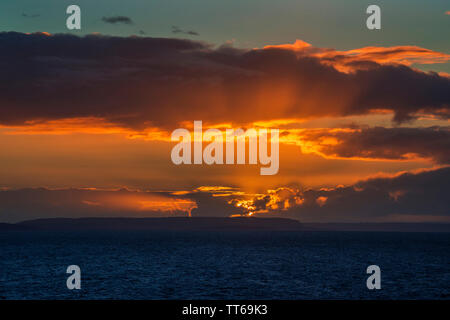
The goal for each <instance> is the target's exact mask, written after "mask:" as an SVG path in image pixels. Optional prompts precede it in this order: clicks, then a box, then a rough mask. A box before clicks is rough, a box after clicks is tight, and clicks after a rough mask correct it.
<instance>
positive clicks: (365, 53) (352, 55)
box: [264, 40, 450, 72]
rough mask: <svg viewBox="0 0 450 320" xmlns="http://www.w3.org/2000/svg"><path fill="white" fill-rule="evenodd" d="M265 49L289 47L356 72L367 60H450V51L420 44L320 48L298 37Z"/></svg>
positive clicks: (413, 61) (418, 62)
mask: <svg viewBox="0 0 450 320" xmlns="http://www.w3.org/2000/svg"><path fill="white" fill-rule="evenodd" d="M264 49H285V50H291V51H295V52H297V53H298V54H299V55H306V56H312V57H316V58H319V59H320V61H321V63H323V64H325V65H330V66H333V67H335V68H336V69H337V70H339V71H341V72H352V71H355V70H358V69H364V68H367V67H368V66H369V65H368V64H367V63H369V62H374V63H377V64H400V65H405V66H411V65H412V64H434V63H446V62H448V61H450V54H446V53H441V52H437V51H433V50H430V49H425V48H421V47H418V46H393V47H363V48H359V49H353V50H347V51H339V50H335V49H324V48H316V47H313V46H312V45H311V44H309V43H307V42H305V41H302V40H296V41H295V42H294V43H293V44H281V45H272V46H265V47H264Z"/></svg>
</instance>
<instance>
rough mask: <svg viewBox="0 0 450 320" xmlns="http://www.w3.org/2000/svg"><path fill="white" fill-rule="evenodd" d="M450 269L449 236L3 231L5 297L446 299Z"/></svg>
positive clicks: (1, 292) (0, 273)
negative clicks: (74, 282)
mask: <svg viewBox="0 0 450 320" xmlns="http://www.w3.org/2000/svg"><path fill="white" fill-rule="evenodd" d="M69 265H78V266H79V267H80V269H81V290H68V289H67V287H66V280H67V277H68V276H69V274H66V269H67V267H68V266H69ZM369 265H378V266H379V267H380V269H381V289H380V290H368V289H367V287H366V279H367V277H368V276H369V275H368V274H367V273H366V268H367V267H368V266H369ZM449 266H450V233H400V232H393V233H388V232H305V231H295V232H287V231H286V232H267V231H265V232H262V231H242V232H205V231H202V232H179V231H177V232H163V231H157V232H154V231H152V232H149V231H135V232H131V231H119V232H118V231H101V232H93V231H91V232H87V231H84V232H80V231H73V232H64V233H63V232H42V231H30V232H2V233H1V234H0V299H289V300H291V299H292V300H297V299H450V268H449Z"/></svg>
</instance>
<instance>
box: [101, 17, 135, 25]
mask: <svg viewBox="0 0 450 320" xmlns="http://www.w3.org/2000/svg"><path fill="white" fill-rule="evenodd" d="M102 21H103V22H105V23H111V24H116V23H123V24H133V20H132V19H131V18H130V17H125V16H112V17H103V18H102Z"/></svg>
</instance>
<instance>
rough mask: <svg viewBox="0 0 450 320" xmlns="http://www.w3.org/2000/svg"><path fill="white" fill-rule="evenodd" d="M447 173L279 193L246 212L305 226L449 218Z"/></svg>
mask: <svg viewBox="0 0 450 320" xmlns="http://www.w3.org/2000/svg"><path fill="white" fill-rule="evenodd" d="M449 188H450V167H445V168H440V169H436V170H430V171H422V172H419V173H402V174H399V175H397V176H394V177H378V178H371V179H368V180H364V181H361V182H358V183H356V184H355V185H352V186H348V187H344V186H342V187H336V188H328V189H326V188H325V189H320V190H313V189H310V190H299V189H295V188H280V189H277V190H274V191H272V192H271V193H268V194H267V195H265V196H260V197H256V198H254V199H253V202H254V204H253V203H252V204H251V206H250V210H249V211H253V210H255V211H260V212H261V213H260V214H259V215H260V216H284V217H291V218H296V219H299V220H300V221H305V222H374V221H389V219H392V218H394V217H395V218H396V219H397V220H396V221H408V220H407V219H408V218H410V217H411V216H421V217H425V219H426V217H439V216H440V217H447V218H448V217H449V216H450V210H449V208H450V198H449V197H448V190H449Z"/></svg>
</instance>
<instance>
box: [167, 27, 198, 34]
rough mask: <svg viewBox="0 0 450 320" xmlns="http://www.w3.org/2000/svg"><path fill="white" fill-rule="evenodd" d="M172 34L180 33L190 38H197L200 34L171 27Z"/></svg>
mask: <svg viewBox="0 0 450 320" xmlns="http://www.w3.org/2000/svg"><path fill="white" fill-rule="evenodd" d="M172 33H182V34H187V35H190V36H199V35H200V34H199V33H198V32H195V31H192V30H187V31H185V30H182V29H180V28H179V27H177V26H172Z"/></svg>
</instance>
